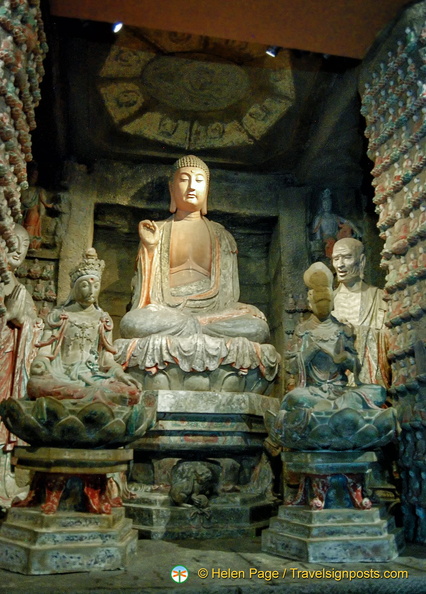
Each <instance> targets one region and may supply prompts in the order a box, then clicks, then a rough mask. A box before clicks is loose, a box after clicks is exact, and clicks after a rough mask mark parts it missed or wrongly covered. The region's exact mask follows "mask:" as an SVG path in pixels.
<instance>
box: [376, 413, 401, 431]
mask: <svg viewBox="0 0 426 594" xmlns="http://www.w3.org/2000/svg"><path fill="white" fill-rule="evenodd" d="M374 426H375V427H377V430H378V432H379V435H381V436H382V435H384V434H386V433H388V432H389V431H395V430H396V413H395V409H393V408H387V409H385V410H384V411H383V412H381V413H379V414H378V415H377V417H376V418H375V419H374Z"/></svg>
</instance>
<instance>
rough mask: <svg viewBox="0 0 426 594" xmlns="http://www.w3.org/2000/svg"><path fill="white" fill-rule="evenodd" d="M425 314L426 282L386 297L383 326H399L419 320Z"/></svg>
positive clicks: (422, 281)
mask: <svg viewBox="0 0 426 594" xmlns="http://www.w3.org/2000/svg"><path fill="white" fill-rule="evenodd" d="M425 312H426V281H425V280H421V281H420V282H418V283H416V284H415V285H411V286H409V287H406V288H405V289H404V290H403V291H396V292H395V293H393V294H392V295H388V312H387V316H386V321H385V324H386V326H387V327H388V328H394V327H396V326H400V325H401V324H404V323H405V322H409V321H410V320H419V319H421V318H422V317H423V316H424V315H425Z"/></svg>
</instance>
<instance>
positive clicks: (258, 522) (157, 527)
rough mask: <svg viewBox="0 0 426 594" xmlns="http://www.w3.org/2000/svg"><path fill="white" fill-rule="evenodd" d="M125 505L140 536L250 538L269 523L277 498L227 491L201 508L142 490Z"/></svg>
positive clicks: (164, 495) (156, 537) (163, 537)
mask: <svg viewBox="0 0 426 594" xmlns="http://www.w3.org/2000/svg"><path fill="white" fill-rule="evenodd" d="M125 508H126V516H127V517H129V518H132V520H133V522H134V528H136V529H137V530H138V531H139V535H140V536H141V537H143V538H150V539H152V540H158V539H178V538H197V539H206V538H224V537H232V536H237V535H238V536H244V537H248V538H250V537H253V536H255V535H257V534H259V532H260V530H262V529H263V528H265V527H266V526H268V524H269V518H270V517H271V515H274V514H275V513H276V508H277V502H276V500H274V499H272V498H268V497H265V496H264V495H263V496H262V495H249V494H246V495H240V494H238V493H229V494H227V495H223V496H218V497H214V498H213V499H211V500H210V505H209V507H208V509H207V510H202V509H197V508H194V507H193V506H187V507H177V506H174V505H172V504H171V502H170V498H169V496H168V495H167V494H166V493H144V494H142V493H141V494H140V496H139V494H138V496H137V499H136V502H132V503H126V504H125Z"/></svg>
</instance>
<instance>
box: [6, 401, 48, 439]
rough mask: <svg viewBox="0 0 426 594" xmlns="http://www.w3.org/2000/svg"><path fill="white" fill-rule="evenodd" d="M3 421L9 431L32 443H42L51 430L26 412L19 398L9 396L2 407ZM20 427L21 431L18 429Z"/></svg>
mask: <svg viewBox="0 0 426 594" xmlns="http://www.w3.org/2000/svg"><path fill="white" fill-rule="evenodd" d="M1 414H2V418H3V422H4V424H5V425H6V427H7V428H8V429H9V431H12V432H13V433H15V434H16V435H18V436H19V437H20V438H21V439H23V440H24V441H26V442H28V443H31V444H39V443H42V442H43V440H44V439H45V438H46V437H47V436H48V435H49V432H48V431H47V430H46V429H45V428H44V427H42V426H41V425H40V423H38V422H37V421H36V420H35V419H33V418H32V417H31V416H30V415H28V414H26V412H25V410H24V407H23V406H22V404H21V402H19V400H14V399H13V398H9V399H8V400H6V401H5V402H4V403H3V405H2V407H1ZM17 429H19V432H18V431H17Z"/></svg>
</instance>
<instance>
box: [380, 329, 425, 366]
mask: <svg viewBox="0 0 426 594" xmlns="http://www.w3.org/2000/svg"><path fill="white" fill-rule="evenodd" d="M422 332H423V333H424V323H423V324H422V323H421V322H420V321H419V320H410V321H409V322H406V323H403V324H400V325H398V326H395V327H393V328H392V332H390V333H389V334H390V335H389V344H388V352H387V355H388V359H389V360H390V361H396V360H399V359H405V358H406V357H411V356H413V355H414V349H415V345H416V343H417V341H418V339H419V338H418V337H419V335H420V333H422Z"/></svg>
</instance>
